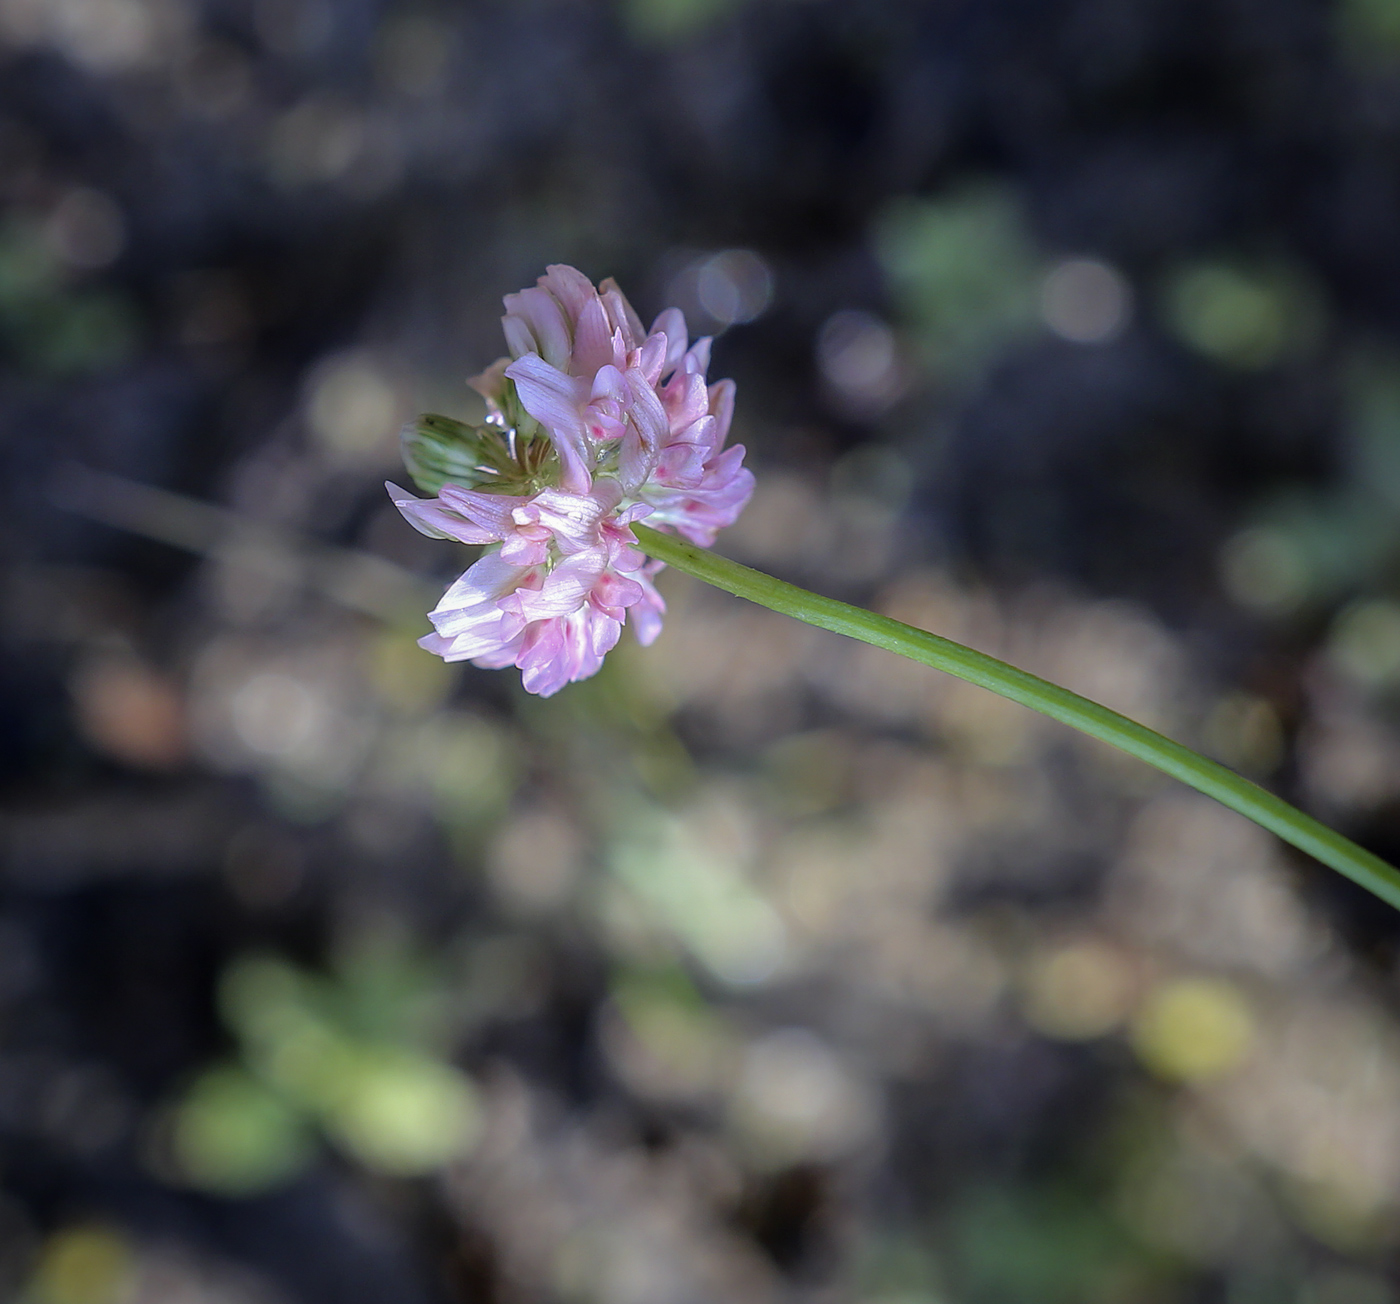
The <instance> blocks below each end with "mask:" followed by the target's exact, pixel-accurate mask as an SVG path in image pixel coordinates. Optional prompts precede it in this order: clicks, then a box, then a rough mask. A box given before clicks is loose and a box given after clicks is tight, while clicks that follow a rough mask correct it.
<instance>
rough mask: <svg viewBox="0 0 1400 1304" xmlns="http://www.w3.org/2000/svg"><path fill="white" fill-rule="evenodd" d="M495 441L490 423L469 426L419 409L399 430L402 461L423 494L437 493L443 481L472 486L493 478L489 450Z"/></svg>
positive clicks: (496, 439) (498, 433)
mask: <svg viewBox="0 0 1400 1304" xmlns="http://www.w3.org/2000/svg"><path fill="white" fill-rule="evenodd" d="M499 442H500V431H498V430H496V429H494V428H493V427H491V426H469V425H467V424H466V422H464V421H456V420H454V419H453V418H452V417H444V416H439V415H437V413H435V412H425V413H423V415H422V416H420V417H417V418H415V419H414V420H413V421H410V422H408V423H407V425H405V426H404V428H403V430H402V431H401V432H400V433H399V444H400V447H401V448H402V450H403V460H404V465H405V466H406V467H407V468H408V473H409V475H411V476H412V477H413V483H414V484H416V485H417V486H418V488H419V489H421V490H422V491H423V492H424V493H426V494H436V493H438V492H439V491H440V490H441V489H442V486H443V485H444V484H457V485H462V486H463V487H464V488H467V489H475V488H477V487H478V486H479V485H481V484H483V483H486V482H488V481H492V480H494V479H495V478H496V474H497V473H496V471H495V470H494V469H493V462H494V458H493V457H492V456H491V452H492V449H493V445H495V444H498V443H499Z"/></svg>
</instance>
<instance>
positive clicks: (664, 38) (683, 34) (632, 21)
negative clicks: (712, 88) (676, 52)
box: [622, 0, 744, 43]
mask: <svg viewBox="0 0 1400 1304" xmlns="http://www.w3.org/2000/svg"><path fill="white" fill-rule="evenodd" d="M742 3H744V0H622V16H623V19H624V21H625V22H626V24H627V29H628V31H629V32H631V34H632V35H633V36H634V37H636V38H637V39H638V40H642V41H656V42H659V43H670V42H675V41H682V40H684V39H686V38H687V37H689V36H692V35H694V34H695V33H697V32H699V31H701V30H703V29H704V28H705V27H707V26H709V24H710V23H712V22H716V21H718V20H719V19H721V18H723V17H724V16H725V15H726V14H728V13H730V12H731V11H732V10H734V9H737V8H738V7H739V6H740V5H741V4H742Z"/></svg>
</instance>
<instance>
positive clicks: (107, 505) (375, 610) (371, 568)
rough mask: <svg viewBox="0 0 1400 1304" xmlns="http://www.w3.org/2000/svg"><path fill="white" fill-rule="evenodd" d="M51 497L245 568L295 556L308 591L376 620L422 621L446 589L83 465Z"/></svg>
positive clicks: (368, 557)
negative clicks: (426, 609)
mask: <svg viewBox="0 0 1400 1304" xmlns="http://www.w3.org/2000/svg"><path fill="white" fill-rule="evenodd" d="M49 496H50V498H51V500H52V501H53V503H54V504H55V505H56V506H58V507H62V508H64V509H65V510H66V511H70V512H74V513H76V514H77V515H79V516H84V517H87V519H89V520H92V521H99V522H101V523H102V524H103V525H110V526H113V527H114V528H116V529H119V530H127V531H129V532H130V533H132V534H139V535H141V536H142V537H144V538H147V539H155V540H157V541H158V542H160V543H167V544H169V545H171V546H172V547H175V548H181V549H184V550H185V551H186V552H194V553H200V554H202V555H209V554H215V553H226V554H227V555H228V556H229V557H230V558H232V559H236V560H237V562H239V563H241V564H245V565H253V566H257V565H262V566H266V567H273V568H275V567H277V566H278V564H279V559H287V558H294V559H295V560H296V562H297V563H299V565H300V566H301V567H302V568H303V570H304V573H305V581H306V583H307V584H308V586H309V587H311V588H314V589H315V590H317V591H318V592H320V593H321V594H323V595H324V596H326V597H328V598H330V599H331V600H332V601H334V602H338V603H340V604H341V605H342V606H345V607H349V608H350V609H351V610H353V611H359V612H362V613H364V614H365V615H367V616H373V617H375V618H376V619H378V620H384V621H389V622H391V623H396V624H397V623H403V622H405V621H412V620H415V619H421V617H420V616H419V614H418V613H420V612H421V611H422V610H423V609H424V606H425V605H427V606H432V605H433V604H434V603H435V602H436V601H437V599H438V597H439V595H440V592H441V586H440V585H437V584H435V583H433V582H432V581H431V580H427V579H425V578H424V577H423V576H421V575H415V574H414V573H413V572H412V571H408V570H405V569H404V568H403V567H402V566H396V565H395V564H394V563H393V562H391V561H386V560H385V559H384V558H382V557H376V556H374V555H373V554H372V553H367V552H360V551H358V550H356V549H353V548H339V547H336V546H334V545H332V544H325V543H319V542H317V541H316V540H314V539H308V538H307V537H306V536H305V535H302V534H298V533H297V532H296V531H294V530H288V529H286V528H284V527H281V526H277V525H273V524H270V523H268V522H266V521H258V520H254V519H252V518H250V517H247V516H244V515H242V514H241V513H239V512H234V511H230V510H229V509H228V508H226V507H218V506H215V505H214V504H213V503H206V502H201V501H200V500H199V499H197V498H191V497H189V496H187V495H185V494H179V493H175V492H173V491H171V490H169V489H161V488H158V487H156V486H155V485H148V484H142V483H141V482H140V481H137V480H128V479H126V478H125V477H123V476H117V475H111V474H109V473H107V472H105V471H96V470H93V469H92V468H91V467H87V466H83V465H81V464H79V463H69V464H68V465H66V466H65V467H64V468H63V469H62V471H61V472H60V473H59V474H58V476H56V477H55V480H54V482H53V485H52V487H51V490H50V495H49ZM240 545H242V546H240Z"/></svg>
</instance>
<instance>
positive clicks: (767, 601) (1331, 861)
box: [633, 525, 1400, 908]
mask: <svg viewBox="0 0 1400 1304" xmlns="http://www.w3.org/2000/svg"><path fill="white" fill-rule="evenodd" d="M633 529H634V530H635V531H636V533H637V539H638V540H639V542H640V544H641V547H642V550H643V551H644V552H646V553H647V554H648V555H650V556H652V557H655V558H656V559H657V560H659V561H664V562H665V563H666V564H667V565H668V566H673V567H675V569H676V570H678V571H681V572H683V573H684V574H686V575H691V576H694V577H695V578H696V579H698V580H704V581H705V583H707V584H713V585H714V586H715V587H716V588H720V589H724V590H725V591H726V592H727V593H732V594H734V595H735V597H739V598H747V599H748V600H749V601H750V602H756V603H758V604H759V605H760V606H763V607H769V608H771V609H772V610H773V611H780V612H782V613H783V614H784V615H785V616H795V617H796V618H797V619H798V620H805V621H806V622H807V623H808V624H809V625H816V626H817V627H818V628H820V629H829V630H832V631H833V632H835V633H837V634H845V635H847V636H848V637H849V638H856V639H859V640H860V641H861V642H862V643H872V644H874V646H876V647H881V648H884V649H885V650H886V651H888V652H894V653H897V654H898V655H899V656H904V657H908V658H909V659H910V660H912V661H921V662H922V663H923V664H924V665H926V666H932V667H933V668H934V669H935V670H946V671H947V672H948V673H949V674H950V675H956V676H957V677H958V678H959V679H965V680H967V682H968V683H970V684H977V685H979V686H980V687H982V688H990V689H991V690H992V692H994V693H1000V694H1001V695H1002V696H1003V697H1007V698H1010V699H1011V700H1012V701H1013V702H1019V703H1021V705H1022V706H1028V707H1030V708H1031V709H1032V710H1033V711H1039V712H1041V713H1042V714H1043V715H1048V716H1049V717H1050V718H1051V719H1052V720H1059V721H1060V722H1061V723H1062V724H1067V725H1070V726H1072V727H1073V728H1075V729H1078V730H1080V731H1081V732H1083V733H1086V734H1088V735H1089V736H1090V737H1091V738H1097V739H1099V740H1100V741H1101V742H1106V743H1109V744H1111V745H1112V746H1114V747H1117V748H1120V749H1121V750H1123V751H1125V752H1127V753H1128V755H1130V756H1136V757H1137V758H1138V760H1140V761H1146V762H1147V763H1148V764H1149V765H1154V766H1156V767H1157V769H1159V770H1161V771H1163V772H1164V773H1166V774H1170V775H1171V776H1172V778H1174V779H1180V780H1181V781H1182V782H1183V783H1186V784H1189V785H1190V786H1191V787H1193V788H1195V789H1196V790H1197V791H1198V792H1203V793H1205V794H1206V796H1207V797H1214V798H1215V800H1216V801H1218V802H1221V803H1222V804H1223V805H1225V806H1228V807H1229V808H1230V809H1231V810H1234V811H1238V812H1239V813H1240V814H1241V815H1244V816H1246V817H1247V818H1248V819H1252V820H1253V821H1254V822H1255V823H1256V824H1261V825H1263V827H1264V828H1266V829H1268V830H1269V831H1270V832H1272V833H1276V834H1277V835H1278V836H1279V837H1280V838H1282V839H1283V840H1284V841H1285V842H1289V843H1292V844H1293V846H1295V847H1297V848H1298V849H1299V850H1300V851H1306V852H1307V853H1308V855H1310V856H1315V857H1316V858H1317V859H1318V860H1320V861H1321V862H1322V863H1323V864H1324V865H1330V866H1331V867H1332V868H1333V869H1335V870H1337V871H1338V872H1339V873H1342V874H1345V875H1346V876H1347V877H1348V878H1349V879H1351V880H1352V881H1353V882H1354V883H1359V884H1360V885H1361V886H1362V887H1364V888H1366V889H1367V890H1369V891H1371V892H1374V893H1375V894H1376V895H1377V896H1378V897H1380V898H1381V900H1382V901H1388V902H1389V903H1390V904H1391V905H1392V906H1395V907H1397V908H1400V871H1397V870H1396V869H1395V868H1394V866H1392V865H1389V864H1387V863H1386V862H1385V861H1383V860H1382V859H1380V857H1379V856H1373V855H1372V854H1371V853H1370V852H1369V851H1366V850H1364V849H1362V848H1361V847H1358V846H1357V845H1356V843H1354V842H1352V841H1350V840H1349V839H1347V838H1344V837H1342V835H1341V834H1340V833H1335V832H1333V831H1332V830H1331V829H1329V828H1328V827H1327V826H1326V825H1325V824H1319V823H1318V822H1317V820H1315V819H1313V818H1312V817H1311V816H1310V815H1304V814H1303V812H1302V811H1300V810H1297V809H1296V808H1295V807H1293V806H1290V805H1289V804H1288V803H1287V802H1286V801H1283V800H1281V799H1280V798H1278V797H1275V796H1274V794H1273V793H1271V792H1267V791H1266V790H1265V789H1263V788H1261V787H1260V786H1259V785H1258V784H1257V783H1251V782H1250V781H1249V780H1248V779H1245V778H1242V777H1241V776H1240V775H1238V774H1236V773H1235V772H1234V771H1233V770H1228V769H1226V768H1225V766H1223V765H1220V764H1218V763H1216V762H1215V761H1211V760H1207V759H1206V758H1205V757H1204V756H1201V755H1199V754H1198V753H1196V752H1193V751H1192V750H1191V749H1190V748H1189V747H1183V746H1182V745H1181V744H1180V743H1174V742H1172V740H1171V739H1170V738H1164V737H1163V736H1162V735H1161V734H1159V733H1156V732H1155V731H1154V730H1152V729H1148V728H1147V727H1146V726H1145V725H1140V724H1138V723H1137V722H1136V721H1134V720H1129V719H1128V717H1127V716H1125V715H1119V714H1118V712H1117V711H1110V710H1109V709H1108V708H1107V707H1106V706H1100V705H1099V704H1098V703H1097V702H1091V701H1090V700H1089V699H1088V698H1087V697H1080V696H1079V694H1078V693H1071V692H1070V691H1069V690H1068V689H1067V688H1060V687H1059V686H1058V685H1056V684H1051V683H1047V682H1046V681H1045V680H1044V679H1038V678H1036V676H1035V675H1031V674H1027V673H1026V672H1025V671H1024V670H1017V669H1016V667H1015V666H1009V665H1007V664H1006V663H1005V662H1004V661H998V660H996V658H994V657H989V656H987V655H986V653H984V652H975V651H973V649H972V648H970V647H964V646H963V645H962V644H961V643H954V642H952V641H951V640H950V639H946V638H940V637H939V636H938V635H937V634H930V633H928V632H927V631H926V630H922V629H915V628H914V627H913V626H912V625H905V624H903V623H902V622H901V621H898V620H891V619H890V618H889V617H888V616H878V615H876V614H875V613H874V612H872V611H864V610H862V609H861V608H860V607H852V606H850V605H848V604H847V603H845V602H837V601H836V600H835V599H834V598H823V597H819V596H818V595H817V594H815V593H808V592H807V590H806V589H799V588H798V587H797V586H796V585H795V584H787V583H784V582H783V581H782V580H776V579H774V578H773V577H772V576H771V575H765V574H763V572H762V571H756V570H752V569H750V568H749V567H748V566H741V565H739V563H738V562H733V561H728V560H727V559H725V558H724V557H720V556H717V555H716V554H715V553H713V552H709V551H707V550H706V549H704V548H697V547H695V546H694V545H693V544H689V543H686V542H685V541H684V540H682V539H678V538H676V536H675V535H672V534H660V533H658V532H657V531H656V530H653V529H650V528H648V527H647V526H645V525H636V526H633Z"/></svg>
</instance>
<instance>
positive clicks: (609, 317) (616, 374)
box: [388, 265, 753, 697]
mask: <svg viewBox="0 0 1400 1304" xmlns="http://www.w3.org/2000/svg"><path fill="white" fill-rule="evenodd" d="M505 309H506V315H505V317H504V318H503V319H502V322H503V325H504V327H505V335H506V344H507V347H508V348H509V349H510V354H511V356H510V357H509V358H502V359H500V360H499V361H498V362H496V363H494V364H493V365H492V366H490V367H488V368H487V370H486V371H484V372H483V373H482V374H481V375H480V376H477V377H475V378H474V379H473V380H471V381H470V382H469V383H470V384H471V386H472V387H473V388H474V389H476V390H477V391H478V392H479V393H480V394H481V395H482V397H483V398H484V399H485V400H486V406H487V412H488V415H487V418H486V422H485V423H484V424H483V425H480V426H476V427H471V426H467V425H464V424H463V423H461V422H458V421H453V420H452V419H451V418H448V417H441V416H435V415H427V416H423V417H420V418H419V419H418V420H417V421H416V422H414V423H411V424H410V425H409V426H408V427H407V428H406V429H405V431H404V437H403V447H404V460H405V463H406V464H407V466H408V469H409V472H410V474H411V475H412V476H413V478H414V481H415V483H416V484H417V485H418V487H419V488H420V489H423V490H424V491H425V492H428V493H432V494H434V496H433V497H432V498H427V499H421V498H415V497H414V496H413V495H412V494H410V493H408V492H407V491H405V490H403V489H400V488H399V487H398V486H397V485H394V484H390V485H389V486H388V489H389V493H390V496H391V497H392V498H393V500H394V504H395V505H396V506H397V507H398V509H399V511H400V512H402V513H403V515H404V517H405V518H406V519H407V520H408V522H409V524H411V525H412V526H413V527H414V528H415V529H417V530H419V531H421V532H422V533H424V534H427V535H430V536H432V537H434V538H447V539H457V540H459V541H460V542H462V543H471V544H483V545H485V547H486V551H485V552H484V553H483V554H482V556H481V558H480V560H478V561H477V562H476V564H475V565H473V566H472V567H470V569H468V570H467V571H466V572H465V573H464V574H463V575H461V576H460V577H459V578H458V579H457V580H456V582H455V583H454V584H452V586H451V587H450V588H449V589H448V590H447V592H446V593H445V594H444V595H443V597H442V600H441V601H440V602H439V603H438V605H437V606H436V607H435V608H434V609H433V611H431V612H430V613H429V617H430V619H431V620H432V622H433V628H434V633H432V634H429V635H428V636H427V637H426V638H423V639H420V640H419V642H420V645H421V646H422V647H424V648H426V649H427V650H428V651H430V652H435V653H436V654H437V655H438V656H441V657H442V658H444V659H445V660H447V661H471V662H472V663H473V664H474V665H478V666H482V667H486V668H490V669H499V668H501V667H504V666H510V665H514V666H518V667H519V668H520V670H521V672H522V682H523V683H524V686H525V688H526V689H527V690H529V691H530V692H532V693H538V694H540V695H542V696H546V697H547V696H549V695H550V694H552V693H556V692H558V691H559V689H561V688H562V687H563V686H564V685H565V684H567V683H571V682H573V681H575V680H579V679H586V678H587V677H588V676H589V675H592V674H595V673H596V672H597V670H598V668H599V666H601V665H602V663H603V657H604V656H605V655H606V654H607V652H608V651H609V650H611V648H612V647H614V646H615V645H616V643H617V640H618V637H619V636H620V634H621V632H622V626H623V625H624V624H625V623H626V621H627V619H628V615H629V613H630V615H631V618H632V623H633V629H634V631H635V633H636V635H637V639H638V641H639V642H640V643H642V644H643V645H644V646H645V645H648V644H650V643H651V642H652V641H653V640H654V639H655V638H656V636H657V635H658V634H659V633H660V632H661V617H662V615H663V613H664V612H665V610H666V604H665V602H664V601H663V600H662V598H661V595H660V594H659V593H658V592H657V591H656V587H655V585H654V584H653V580H654V578H655V576H656V573H657V572H658V571H659V570H660V569H661V567H662V563H660V562H656V561H648V560H647V559H646V557H645V556H644V555H643V554H642V552H641V551H640V550H639V549H638V547H637V546H636V545H637V539H636V536H635V534H633V532H632V529H631V525H632V523H633V522H634V521H638V520H640V519H642V518H643V517H645V518H646V520H647V524H648V525H651V526H654V527H656V528H658V529H662V530H667V531H674V532H675V533H677V534H680V535H682V536H683V537H684V538H686V539H689V540H690V541H691V542H692V543H697V544H700V545H702V546H708V545H709V544H711V543H713V542H714V538H715V534H716V532H717V531H718V530H721V529H723V528H724V527H725V526H726V525H731V524H733V522H734V521H735V519H736V518H737V517H738V515H739V513H740V512H741V511H742V510H743V509H744V505H745V504H746V503H747V502H748V500H749V497H750V495H751V494H752V493H753V475H752V474H751V473H750V472H749V471H748V470H747V469H745V467H744V466H743V460H744V449H743V446H742V445H738V444H736V445H734V446H733V447H731V448H726V447H725V440H726V438H727V437H728V434H729V424H730V419H731V417H732V415H733V411H734V383H733V381H729V380H721V381H717V382H716V383H714V384H713V385H711V384H707V383H706V381H705V372H706V371H707V369H708V367H709V360H710V341H709V340H708V339H701V340H697V341H696V342H695V343H694V344H693V345H691V344H690V343H689V340H688V339H687V336H686V326H685V318H684V316H683V315H682V314H681V312H680V311H679V309H676V308H668V309H667V310H666V311H665V312H663V313H662V314H661V315H660V316H659V317H658V318H657V319H656V321H655V322H654V323H653V324H652V328H651V330H650V331H649V332H648V331H644V330H643V329H642V323H641V321H640V319H639V318H638V317H637V314H636V313H635V312H634V311H633V310H632V306H631V304H629V303H628V302H627V300H626V298H625V297H624V296H623V294H622V291H621V290H619V289H618V288H617V286H616V285H615V284H614V283H613V282H612V281H611V280H607V281H604V282H603V283H602V284H601V285H600V286H599V287H598V288H597V289H594V287H593V284H592V282H590V281H589V280H588V278H587V277H586V276H584V275H583V274H582V273H581V272H578V271H576V270H575V269H574V268H572V267H565V266H562V265H556V266H552V267H550V268H548V269H547V271H546V274H545V275H544V276H542V277H540V278H539V281H538V282H537V284H536V285H534V286H532V287H530V288H529V289H525V290H521V291H520V293H519V294H509V295H507V296H506V298H505Z"/></svg>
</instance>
